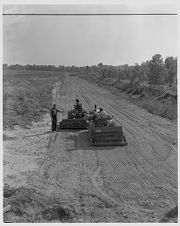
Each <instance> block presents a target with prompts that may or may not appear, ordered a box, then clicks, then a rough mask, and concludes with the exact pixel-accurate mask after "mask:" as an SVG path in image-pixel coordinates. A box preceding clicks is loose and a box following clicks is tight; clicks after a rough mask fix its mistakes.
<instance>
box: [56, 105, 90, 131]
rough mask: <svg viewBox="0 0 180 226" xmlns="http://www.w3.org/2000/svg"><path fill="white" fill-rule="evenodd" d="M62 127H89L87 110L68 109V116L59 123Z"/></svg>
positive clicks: (71, 128) (72, 128)
mask: <svg viewBox="0 0 180 226" xmlns="http://www.w3.org/2000/svg"><path fill="white" fill-rule="evenodd" d="M59 128H60V129H62V130H63V129H70V130H74V129H87V128H88V122H87V113H86V111H85V110H82V111H76V110H75V109H73V110H71V111H68V118H67V119H63V120H62V121H61V122H60V124H59Z"/></svg>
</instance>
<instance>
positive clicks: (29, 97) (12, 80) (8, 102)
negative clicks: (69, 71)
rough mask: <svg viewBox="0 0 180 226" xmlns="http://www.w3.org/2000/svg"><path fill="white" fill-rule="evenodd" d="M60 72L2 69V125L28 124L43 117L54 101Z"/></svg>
mask: <svg viewBox="0 0 180 226" xmlns="http://www.w3.org/2000/svg"><path fill="white" fill-rule="evenodd" d="M62 77H63V74H62V73H60V72H48V71H25V70H21V71H18V70H4V71H3V128H4V129H5V128H13V127H14V126H15V125H20V126H21V127H26V126H28V125H30V124H31V122H32V121H38V120H40V119H41V117H42V115H43V114H44V113H47V112H49V109H50V107H51V105H52V89H53V85H54V83H55V82H56V81H58V80H60V79H62Z"/></svg>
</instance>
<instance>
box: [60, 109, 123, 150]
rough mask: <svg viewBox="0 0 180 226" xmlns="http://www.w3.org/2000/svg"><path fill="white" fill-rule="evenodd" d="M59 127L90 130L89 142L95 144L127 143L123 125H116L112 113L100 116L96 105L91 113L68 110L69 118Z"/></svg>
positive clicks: (80, 110)
mask: <svg viewBox="0 0 180 226" xmlns="http://www.w3.org/2000/svg"><path fill="white" fill-rule="evenodd" d="M59 128H60V130H66V129H69V130H75V129H79V130H81V129H84V130H88V138H89V142H90V145H93V146H125V145H127V140H126V138H125V136H124V134H123V128H122V126H119V125H116V124H115V123H114V121H113V120H112V117H111V116H110V115H105V117H104V118H101V117H100V118H99V111H97V110H96V107H95V110H92V111H89V113H87V111H85V110H83V109H78V110H77V109H73V110H70V111H68V118H67V119H63V120H62V121H61V122H60V124H59Z"/></svg>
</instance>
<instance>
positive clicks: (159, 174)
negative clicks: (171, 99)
mask: <svg viewBox="0 0 180 226" xmlns="http://www.w3.org/2000/svg"><path fill="white" fill-rule="evenodd" d="M55 97H56V103H57V106H58V107H59V108H60V109H63V111H64V112H63V113H62V114H60V116H58V121H60V120H62V118H67V111H68V110H70V109H72V107H73V104H74V102H75V98H79V99H80V101H81V102H82V104H83V106H84V107H85V108H86V109H87V110H88V111H89V110H91V109H92V108H93V107H94V104H97V107H103V108H104V109H105V110H106V111H107V112H108V113H110V114H113V115H114V119H115V121H116V123H117V124H119V125H121V124H122V126H123V130H124V132H125V135H126V138H127V141H128V146H126V147H91V146H89V142H88V138H87V131H81V132H79V131H76V132H75V131H73V132H65V131H64V132H57V133H56V135H52V137H51V138H50V143H49V149H48V152H47V153H46V155H45V156H44V159H43V160H42V171H43V169H44V171H45V172H46V173H45V175H44V183H45V184H46V183H47V187H48V189H47V190H48V191H49V192H52V191H53V193H54V194H55V195H56V196H58V195H59V196H60V200H61V201H64V202H66V203H77V206H78V205H81V204H83V197H84V198H85V197H87V196H88V195H90V194H96V195H97V196H98V197H101V198H102V199H104V200H106V202H109V203H111V204H112V203H113V204H112V206H111V208H112V211H114V214H115V216H116V218H117V219H118V217H119V216H120V215H121V214H122V209H123V213H125V215H126V217H127V216H128V217H127V218H128V219H127V220H126V221H131V222H144V221H147V219H148V220H149V221H153V219H154V218H153V217H152V216H153V215H152V214H156V213H158V214H161V213H163V212H164V211H166V210H169V209H170V208H171V206H173V205H174V204H175V203H176V202H177V161H176V160H177V152H176V150H175V149H174V147H173V145H172V144H171V143H169V141H171V140H173V139H176V137H175V134H176V133H175V130H174V129H173V125H172V124H171V123H170V122H167V121H166V120H161V121H160V120H159V121H157V119H159V118H158V117H157V119H156V117H154V116H153V119H152V115H151V114H148V113H145V111H143V110H141V109H139V111H138V107H136V106H133V105H132V104H130V103H128V102H126V101H125V100H122V99H120V98H119V97H116V96H114V95H112V94H111V93H110V92H109V91H107V90H105V89H103V88H101V87H97V86H95V85H92V84H89V83H88V82H87V81H85V80H83V79H79V78H75V77H70V76H66V77H65V79H64V82H63V84H58V83H57V84H56V95H55ZM150 120H151V122H150ZM161 122H162V125H161ZM150 123H151V126H149V124H150ZM158 123H159V125H158ZM157 125H158V127H157ZM156 128H158V129H157V130H156ZM162 128H166V129H165V134H164V133H163V129H162ZM168 128H169V131H168ZM168 134H170V139H168ZM172 161H174V162H173V163H172ZM60 194H61V195H60ZM82 194H84V195H83V196H82ZM88 202H89V201H88ZM88 202H86V203H88ZM86 205H87V204H86ZM119 209H120V210H119ZM119 211H120V212H119ZM157 218H158V217H157ZM156 221H157V219H156Z"/></svg>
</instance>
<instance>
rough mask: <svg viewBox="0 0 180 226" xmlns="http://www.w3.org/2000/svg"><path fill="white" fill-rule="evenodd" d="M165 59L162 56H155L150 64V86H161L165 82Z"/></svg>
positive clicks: (148, 74)
mask: <svg viewBox="0 0 180 226" xmlns="http://www.w3.org/2000/svg"><path fill="white" fill-rule="evenodd" d="M163 66H164V63H163V58H162V56H161V55H160V54H155V55H154V56H153V57H152V59H151V60H150V61H149V63H148V69H149V70H148V73H147V76H148V82H149V84H150V85H160V84H161V83H162V81H163V78H162V72H163Z"/></svg>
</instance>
